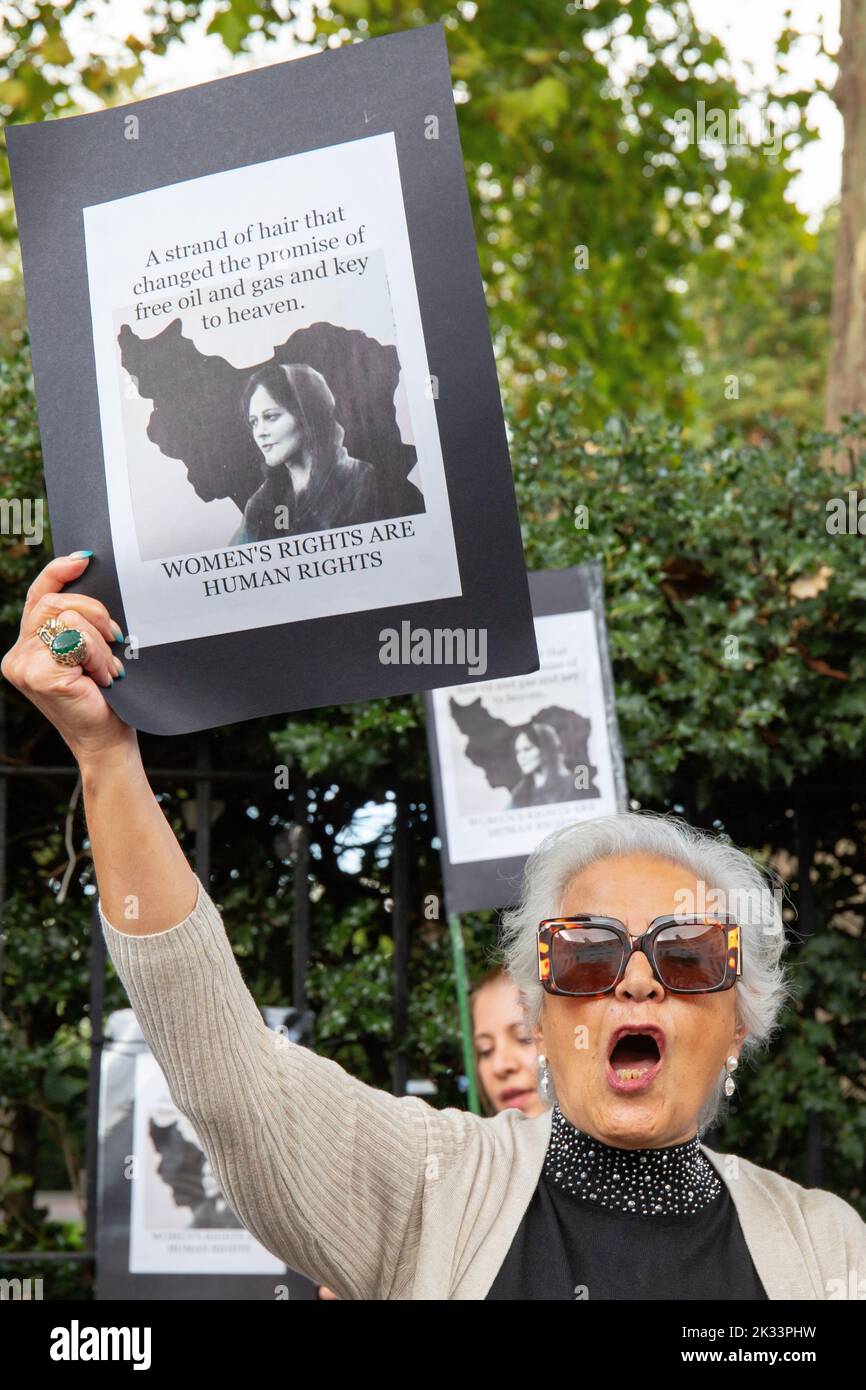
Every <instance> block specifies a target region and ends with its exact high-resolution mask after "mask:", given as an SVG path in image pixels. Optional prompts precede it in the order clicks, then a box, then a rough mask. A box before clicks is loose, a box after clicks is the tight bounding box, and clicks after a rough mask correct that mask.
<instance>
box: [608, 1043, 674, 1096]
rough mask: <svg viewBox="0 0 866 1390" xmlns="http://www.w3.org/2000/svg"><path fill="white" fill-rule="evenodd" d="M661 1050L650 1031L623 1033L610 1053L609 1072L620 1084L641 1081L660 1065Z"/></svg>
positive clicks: (653, 1072) (647, 1077)
mask: <svg viewBox="0 0 866 1390" xmlns="http://www.w3.org/2000/svg"><path fill="white" fill-rule="evenodd" d="M661 1060H662V1058H661V1052H660V1050H659V1045H658V1042H657V1041H656V1039H655V1037H654V1036H653V1035H652V1033H624V1034H623V1035H622V1037H621V1038H620V1039H619V1040H618V1042H617V1044H616V1046H615V1047H614V1049H613V1051H612V1052H611V1054H610V1058H609V1059H608V1065H609V1069H610V1072H612V1073H613V1076H614V1077H615V1078H616V1081H617V1082H619V1083H620V1084H628V1083H630V1082H631V1083H634V1082H641V1081H643V1080H644V1079H647V1080H648V1079H649V1078H650V1075H651V1074H655V1072H656V1070H657V1069H658V1067H659V1066H660V1065H661Z"/></svg>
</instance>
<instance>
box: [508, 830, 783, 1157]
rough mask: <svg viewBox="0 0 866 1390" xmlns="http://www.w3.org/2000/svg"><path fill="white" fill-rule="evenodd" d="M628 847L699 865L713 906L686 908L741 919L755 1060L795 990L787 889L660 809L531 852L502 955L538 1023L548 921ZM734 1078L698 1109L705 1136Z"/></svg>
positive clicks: (742, 1019)
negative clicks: (587, 878) (789, 966)
mask: <svg viewBox="0 0 866 1390" xmlns="http://www.w3.org/2000/svg"><path fill="white" fill-rule="evenodd" d="M625 854H646V855H653V856H656V857H658V858H661V859H666V860H668V861H670V862H673V863H675V864H680V865H682V866H683V867H684V868H686V869H689V870H690V871H691V873H692V874H693V875H694V877H695V879H696V880H697V881H698V885H699V888H700V890H701V891H702V892H703V893H704V894H705V900H706V903H707V904H709V905H704V906H703V907H702V906H701V905H699V904H696V905H695V906H694V908H689V907H686V908H684V909H682V910H686V911H689V910H694V911H698V912H701V913H702V914H703V913H704V912H709V913H715V912H720V913H721V912H727V913H730V914H731V915H734V916H736V917H737V918H738V921H739V923H740V951H741V960H742V976H741V978H740V979H738V980H737V982H736V984H735V985H734V995H735V1004H736V1020H737V1024H745V1026H746V1033H745V1035H744V1038H743V1042H742V1045H741V1048H740V1054H739V1056H740V1062H741V1064H742V1063H744V1062H747V1061H749V1060H751V1058H752V1057H753V1056H754V1055H755V1054H756V1053H758V1052H759V1051H760V1050H761V1049H763V1048H766V1046H767V1045H768V1043H769V1041H770V1039H771V1037H773V1036H774V1035H775V1033H776V1032H777V1031H778V1022H777V1020H778V1017H779V1014H780V1012H781V1009H782V1007H783V1005H784V1003H785V1001H786V999H787V998H788V997H789V995H790V993H791V991H790V988H789V980H788V978H787V975H786V972H785V969H784V967H783V965H782V963H781V957H782V953H783V951H784V949H785V944H786V942H785V929H784V923H783V920H782V911H781V901H780V900H781V899H782V897H783V894H784V888H783V886H782V885H781V881H780V880H779V879H778V877H777V876H773V875H772V874H771V873H770V871H765V870H764V869H762V868H761V866H760V865H758V864H757V863H756V862H755V861H754V860H753V859H751V858H750V857H749V855H748V854H746V853H744V851H743V850H741V849H737V847H736V846H735V845H732V844H729V843H726V842H725V841H724V840H721V839H719V838H717V837H716V836H714V835H711V834H709V833H708V832H706V831H703V830H696V829H695V828H694V827H693V826H690V825H687V824H686V823H685V822H684V821H682V820H678V819H675V818H673V817H671V816H667V815H661V814H658V813H656V812H653V811H626V812H623V813H621V814H619V815H613V816H601V817H598V818H597V819H595V820H587V821H580V822H578V823H577V824H572V825H566V826H563V827H561V828H560V829H559V830H556V831H554V832H553V833H552V834H551V835H548V836H546V838H545V839H544V840H542V841H541V843H540V844H539V845H538V846H537V847H536V848H535V849H534V850H533V852H532V853H531V854H530V856H529V858H528V859H527V861H526V866H525V869H524V873H523V886H522V890H521V895H520V899H519V901H518V902H517V903H516V904H515V905H514V906H513V907H511V908H509V909H508V910H507V911H506V912H505V913H503V916H502V921H501V926H500V935H499V949H498V952H497V955H498V957H499V959H500V960H501V961H502V964H503V965H504V966H505V968H506V970H507V971H508V972H509V974H510V975H511V977H512V979H513V980H514V982H515V984H516V985H517V987H518V988H519V989H520V990H521V991H522V994H523V998H524V1001H525V1005H526V1009H527V1013H528V1016H529V1022H530V1024H531V1025H533V1026H535V1025H536V1024H537V1023H538V1022H539V1020H540V1017H541V1007H542V1003H543V1000H544V989H543V986H542V985H541V983H540V981H539V979H538V963H537V961H538V957H537V949H536V942H537V929H538V924H539V922H541V921H542V920H543V919H544V918H546V917H558V916H561V915H562V908H563V901H564V898H565V895H566V891H567V889H568V885H569V883H570V882H571V879H572V878H573V877H574V875H575V874H577V873H579V872H580V870H581V869H584V868H586V867H587V866H588V865H589V864H594V863H596V862H597V861H598V860H600V859H607V858H610V857H612V856H615V855H625ZM770 882H772V884H773V887H772V889H771V887H770ZM720 899H721V901H722V905H721V906H720V905H719V900H720ZM744 904H745V910H744ZM678 910H679V909H678ZM724 1083H725V1073H724V1071H721V1072H720V1073H719V1076H718V1079H717V1080H716V1082H715V1083H714V1085H713V1088H712V1090H711V1091H710V1094H709V1095H708V1096H707V1097H706V1098H705V1100H704V1104H703V1106H702V1108H701V1111H700V1113H699V1115H698V1122H697V1128H698V1132H699V1133H703V1132H704V1131H706V1130H707V1129H708V1128H709V1127H710V1126H711V1125H712V1124H713V1123H714V1122H715V1121H716V1119H717V1118H718V1116H719V1112H720V1111H721V1110H722V1107H723V1105H724V1102H725V1095H724ZM552 1085H553V1078H551V1087H552Z"/></svg>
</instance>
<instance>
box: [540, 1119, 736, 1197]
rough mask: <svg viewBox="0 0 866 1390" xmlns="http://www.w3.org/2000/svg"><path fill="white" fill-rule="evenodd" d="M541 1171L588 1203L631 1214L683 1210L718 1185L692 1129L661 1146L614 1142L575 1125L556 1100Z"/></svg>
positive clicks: (715, 1191)
mask: <svg viewBox="0 0 866 1390" xmlns="http://www.w3.org/2000/svg"><path fill="white" fill-rule="evenodd" d="M542 1172H543V1176H544V1178H545V1180H546V1181H547V1182H549V1183H552V1184H553V1185H554V1186H555V1187H557V1188H559V1189H560V1190H561V1191H563V1192H565V1193H567V1194H568V1195H569V1196H572V1197H574V1198H576V1199H578V1200H579V1201H582V1202H586V1203H587V1204H588V1205H589V1206H592V1207H595V1208H606V1209H608V1210H611V1211H622V1212H627V1213H632V1214H634V1215H636V1216H688V1215H691V1214H693V1213H695V1212H699V1211H702V1210H703V1209H704V1207H707V1206H709V1205H710V1203H711V1202H714V1201H716V1200H717V1198H718V1197H719V1196H720V1194H721V1192H722V1189H723V1187H724V1184H723V1183H722V1181H721V1179H720V1178H719V1177H718V1175H717V1173H716V1171H715V1169H714V1168H713V1166H712V1164H711V1163H710V1162H709V1160H708V1159H707V1158H706V1157H705V1156H704V1154H703V1153H702V1152H701V1148H700V1140H699V1139H698V1136H697V1134H695V1135H694V1137H693V1138H691V1139H688V1140H686V1142H685V1143H684V1144H671V1145H669V1146H667V1147H665V1148H657V1149H620V1148H615V1147H613V1146H612V1145H610V1144H603V1143H601V1141H600V1140H598V1139H594V1138H593V1137H592V1135H590V1134H585V1133H584V1131H583V1130H581V1129H576V1128H575V1126H574V1125H573V1124H571V1123H570V1122H569V1121H568V1120H567V1119H566V1118H565V1116H564V1115H563V1113H562V1111H561V1110H560V1108H559V1106H558V1105H555V1106H554V1108H553V1116H552V1125H551V1132H550V1144H549V1145H548V1149H547V1155H546V1157H545V1160H544V1167H543V1170H542Z"/></svg>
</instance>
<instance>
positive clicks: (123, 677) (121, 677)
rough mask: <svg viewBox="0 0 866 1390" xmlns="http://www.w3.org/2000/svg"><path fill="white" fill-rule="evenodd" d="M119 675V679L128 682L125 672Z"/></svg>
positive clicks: (119, 672)
mask: <svg viewBox="0 0 866 1390" xmlns="http://www.w3.org/2000/svg"><path fill="white" fill-rule="evenodd" d="M117 674H118V676H119V678H120V679H121V680H122V681H123V680H126V672H125V671H118V673H117Z"/></svg>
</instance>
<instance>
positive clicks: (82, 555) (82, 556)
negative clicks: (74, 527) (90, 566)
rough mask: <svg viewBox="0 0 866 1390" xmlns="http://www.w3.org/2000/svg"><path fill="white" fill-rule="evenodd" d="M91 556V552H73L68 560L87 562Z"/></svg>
mask: <svg viewBox="0 0 866 1390" xmlns="http://www.w3.org/2000/svg"><path fill="white" fill-rule="evenodd" d="M92 554H93V551H92V550H73V552H72V554H71V555H70V556H69V558H70V560H89V559H90V557H91V555H92Z"/></svg>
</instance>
